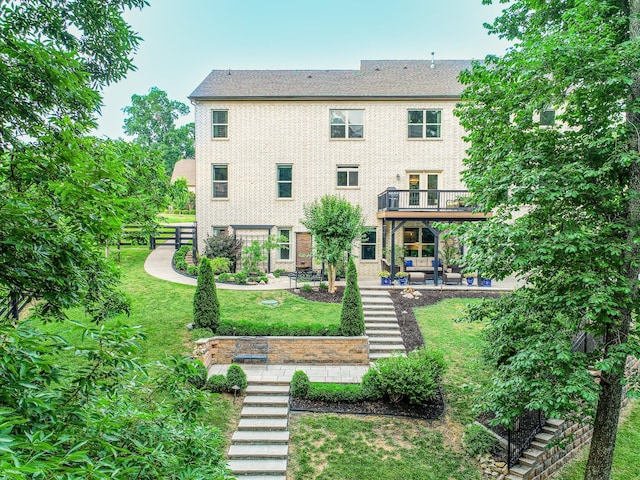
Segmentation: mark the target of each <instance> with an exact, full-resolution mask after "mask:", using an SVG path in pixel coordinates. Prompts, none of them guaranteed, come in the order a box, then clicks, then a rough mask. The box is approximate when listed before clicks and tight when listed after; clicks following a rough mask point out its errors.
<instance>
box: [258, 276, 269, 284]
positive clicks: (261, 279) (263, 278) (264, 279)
mask: <svg viewBox="0 0 640 480" xmlns="http://www.w3.org/2000/svg"><path fill="white" fill-rule="evenodd" d="M257 281H258V282H264V283H269V277H267V276H266V275H262V276H261V277H258V279H257Z"/></svg>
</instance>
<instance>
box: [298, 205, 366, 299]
mask: <svg viewBox="0 0 640 480" xmlns="http://www.w3.org/2000/svg"><path fill="white" fill-rule="evenodd" d="M300 222H301V223H302V224H303V225H304V226H305V227H307V229H308V230H309V232H310V233H311V235H313V239H314V249H315V256H316V257H318V258H319V259H320V260H321V261H323V262H325V263H326V265H327V277H328V281H329V292H330V293H335V291H336V286H335V278H336V267H337V265H338V264H339V263H340V262H341V261H343V259H344V256H345V254H346V253H347V252H349V251H351V248H352V247H353V242H354V240H356V239H358V238H360V237H361V235H362V234H363V233H364V231H365V228H364V217H363V215H362V210H361V208H360V206H359V205H356V206H353V205H351V204H350V203H349V202H348V201H347V200H345V199H344V198H342V197H340V196H337V195H325V196H324V197H322V198H320V200H316V201H314V202H311V203H309V204H305V205H304V218H303V219H301V220H300Z"/></svg>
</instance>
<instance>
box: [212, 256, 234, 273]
mask: <svg viewBox="0 0 640 480" xmlns="http://www.w3.org/2000/svg"><path fill="white" fill-rule="evenodd" d="M210 262H211V270H213V273H214V274H216V275H218V274H220V273H229V271H231V261H230V260H229V259H228V258H225V257H215V258H212V259H211V260H210Z"/></svg>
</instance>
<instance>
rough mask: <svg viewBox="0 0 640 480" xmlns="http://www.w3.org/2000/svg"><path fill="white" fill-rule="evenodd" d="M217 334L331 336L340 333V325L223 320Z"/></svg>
mask: <svg viewBox="0 0 640 480" xmlns="http://www.w3.org/2000/svg"><path fill="white" fill-rule="evenodd" d="M216 334H217V335H230V336H235V335H238V336H247V337H253V336H259V337H270V336H284V337H327V336H330V337H331V336H339V335H340V327H339V325H330V326H326V325H320V324H317V325H309V324H304V323H299V324H296V323H289V322H273V323H260V322H256V321H255V320H238V321H228V320H222V321H221V322H220V325H219V326H218V329H217V330H216Z"/></svg>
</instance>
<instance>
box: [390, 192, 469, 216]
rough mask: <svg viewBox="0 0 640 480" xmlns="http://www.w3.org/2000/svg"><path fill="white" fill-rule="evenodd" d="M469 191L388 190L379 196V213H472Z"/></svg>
mask: <svg viewBox="0 0 640 480" xmlns="http://www.w3.org/2000/svg"><path fill="white" fill-rule="evenodd" d="M468 197H469V192H468V191H467V190H386V191H384V192H382V193H381V194H380V195H378V211H379V212H382V211H449V212H456V211H458V212H459V211H463V212H471V211H473V209H474V206H473V205H471V204H470V203H469V199H468Z"/></svg>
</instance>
